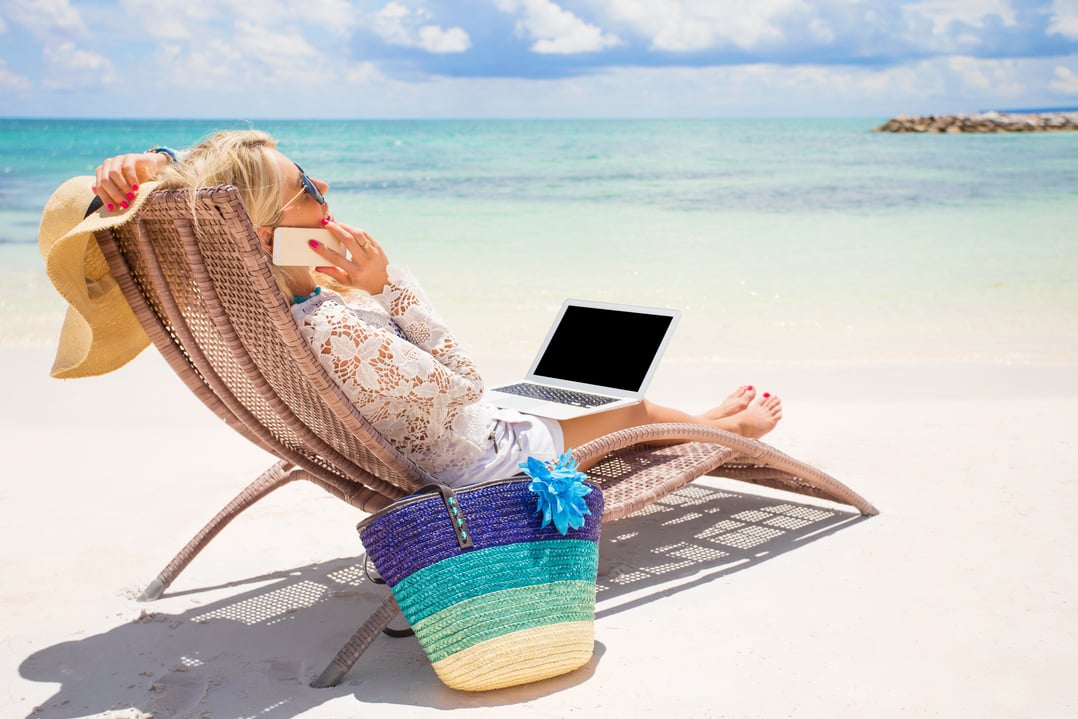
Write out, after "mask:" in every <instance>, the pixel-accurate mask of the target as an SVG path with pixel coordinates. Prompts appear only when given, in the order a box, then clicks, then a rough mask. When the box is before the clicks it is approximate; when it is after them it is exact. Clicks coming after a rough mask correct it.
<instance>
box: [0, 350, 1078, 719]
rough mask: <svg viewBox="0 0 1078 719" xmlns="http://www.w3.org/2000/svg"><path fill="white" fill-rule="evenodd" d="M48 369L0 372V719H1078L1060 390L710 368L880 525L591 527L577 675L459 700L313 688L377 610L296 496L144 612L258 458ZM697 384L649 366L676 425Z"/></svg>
mask: <svg viewBox="0 0 1078 719" xmlns="http://www.w3.org/2000/svg"><path fill="white" fill-rule="evenodd" d="M50 363H51V352H50V351H49V350H47V349H44V348H40V349H12V348H3V349H0V369H2V375H0V376H2V377H3V378H4V379H3V380H2V381H3V390H4V391H3V397H4V398H5V406H6V411H5V412H4V413H3V417H2V419H0V422H2V423H3V437H4V448H5V455H6V457H7V458H8V462H7V464H6V468H5V469H6V472H5V482H4V483H3V485H2V489H0V501H2V504H3V510H4V521H3V525H2V526H3V529H2V531H3V536H2V537H0V539H2V541H0V552H2V555H0V556H2V561H0V567H2V568H3V576H4V580H3V588H2V590H0V611H2V614H0V616H2V617H3V620H2V622H3V625H2V632H0V673H2V674H0V676H2V677H3V679H2V681H3V686H2V690H0V716H2V717H42V718H46V719H61V718H67V717H88V716H106V717H143V716H144V715H146V714H153V715H154V716H155V717H159V718H161V717H213V718H215V719H227V718H231V717H256V716H257V717H270V718H273V717H294V716H303V717H349V716H378V717H397V716H400V717H404V716H407V717H415V716H427V715H435V714H436V713H437V712H438V710H444V709H452V708H458V707H471V708H474V709H473V711H474V712H475V713H476V714H478V713H480V712H484V713H492V712H498V716H512V715H516V716H528V717H533V716H541V717H566V716H588V715H598V714H599V712H600V711H601V712H602V715H603V716H629V717H632V716H651V715H654V716H677V717H707V716H714V717H719V716H722V717H846V716H867V717H908V716H941V717H1025V716H1036V717H1065V716H1075V715H1076V714H1078V683H1076V682H1075V675H1074V672H1075V666H1078V610H1076V606H1075V596H1076V595H1078V576H1076V575H1078V572H1076V569H1075V567H1076V563H1075V561H1074V558H1073V556H1072V555H1073V549H1072V547H1073V546H1074V545H1075V544H1076V541H1078V522H1076V521H1075V514H1076V512H1078V439H1076V430H1078V372H1075V369H1074V368H1073V367H1059V368H1054V369H1043V368H1041V369H1030V368H1019V367H1006V366H996V367H988V366H965V365H957V364H956V365H950V366H943V367H921V366H906V365H895V366H891V367H875V368H861V369H857V368H850V369H847V370H837V369H829V370H812V369H809V368H805V367H798V366H787V367H772V368H767V369H765V370H759V368H757V369H756V370H754V371H753V373H752V374H751V375H749V374H747V373H745V372H744V368H738V367H724V368H721V372H719V373H718V374H720V375H721V376H722V377H724V378H725V377H729V378H732V379H730V380H729V381H728V382H726V381H724V382H723V384H722V388H723V389H725V385H726V384H729V385H733V384H736V383H739V382H741V381H743V380H748V381H754V382H755V383H756V384H758V385H759V386H761V387H764V388H770V389H774V390H775V391H776V392H780V393H781V395H782V396H783V398H784V400H785V401H786V407H787V416H786V419H785V420H784V422H783V424H782V425H781V426H780V428H779V429H778V430H777V431H776V432H775V433H773V434H772V435H771V436H770V437H769V439H768V441H770V442H771V443H772V444H774V445H775V446H777V447H779V448H781V449H783V450H784V451H786V452H788V453H790V454H793V455H794V456H797V457H799V458H801V459H804V460H806V461H808V462H811V463H814V464H816V465H817V466H820V467H821V468H823V469H825V470H826V471H829V472H831V473H832V474H834V475H835V476H837V477H838V478H839V479H841V480H842V481H844V482H846V483H847V484H849V485H850V486H851V487H853V488H854V489H856V490H857V491H859V492H860V493H861V494H863V495H864V496H865V497H867V498H868V499H870V500H871V501H872V502H874V503H875V504H876V505H877V506H878V507H879V509H880V510H881V514H880V516H878V517H875V518H872V519H868V520H864V521H852V520H851V519H850V518H849V517H847V515H846V513H845V510H842V509H841V508H835V507H833V506H831V505H826V504H821V503H818V502H811V501H809V500H805V499H802V498H799V497H793V496H790V495H782V494H780V493H775V492H766V491H763V490H759V489H757V488H755V487H752V486H750V485H743V484H738V483H730V482H726V481H724V480H707V481H706V482H703V483H701V485H700V487H699V488H698V489H694V490H692V491H689V492H684V493H682V494H680V495H678V497H677V498H676V499H675V500H673V501H671V502H669V503H667V504H666V506H665V507H664V511H662V512H659V513H656V514H654V515H650V516H648V517H645V518H631V519H628V520H625V521H624V522H621V523H618V524H614V525H608V527H607V529H606V536H605V538H604V547H603V559H602V567H601V571H600V583H601V584H602V585H603V587H604V588H603V589H602V591H601V592H600V594H599V604H598V607H599V618H598V621H597V625H596V636H597V652H596V656H595V659H594V661H593V662H592V663H591V664H590V665H589V666H588V667H587V668H585V669H584V670H581V671H579V672H577V673H574V674H572V675H568V676H566V677H564V678H561V679H556V680H551V681H548V682H545V683H541V684H537V685H532V686H527V687H521V688H516V689H510V690H504V691H500V692H494V693H487V694H476V695H469V694H463V693H457V692H454V691H452V690H449V689H446V688H444V687H442V686H441V685H440V684H439V683H438V681H437V679H436V678H435V676H434V674H433V672H432V670H431V669H430V667H429V665H428V664H427V662H426V659H425V657H424V656H423V654H422V652H421V650H420V649H419V647H418V645H417V644H416V642H415V640H414V639H403V640H393V639H389V638H387V637H382V638H380V639H379V640H378V641H377V642H376V643H375V645H374V647H373V649H372V651H371V652H369V653H368V654H367V655H366V656H365V657H363V658H362V659H361V660H360V662H359V663H358V664H357V665H356V667H355V668H354V669H353V670H352V672H351V673H350V674H349V675H348V676H347V677H346V678H345V680H344V682H343V683H342V684H341V685H340V686H339V687H336V688H333V689H324V690H316V689H311V688H309V687H308V686H307V684H308V683H309V682H310V681H311V680H312V679H313V678H314V677H315V676H316V675H317V674H318V673H319V672H320V671H321V669H322V668H323V666H324V665H325V664H326V662H328V660H329V659H330V658H331V657H332V656H333V654H334V652H335V651H336V650H337V648H338V647H339V645H340V644H341V643H342V642H343V641H345V640H346V639H347V637H348V636H349V635H350V634H351V632H352V631H353V630H354V628H355V627H356V626H358V624H359V623H360V621H361V620H362V619H363V618H364V617H365V616H366V614H365V613H366V612H367V611H368V610H369V609H371V608H372V606H373V605H374V603H375V602H376V601H377V599H378V598H379V597H380V596H381V595H380V590H379V589H377V588H375V587H372V586H371V585H369V584H368V583H367V582H365V581H362V580H361V579H360V574H359V565H358V559H357V558H358V557H359V556H360V554H361V548H360V545H359V542H358V540H357V538H356V535H355V531H354V525H355V523H356V522H357V521H358V520H359V519H360V518H361V516H360V514H359V513H358V512H356V511H355V510H353V509H351V508H349V507H347V506H346V505H344V504H343V503H341V502H339V501H337V500H335V499H333V498H331V497H330V496H329V495H327V494H325V493H323V492H322V491H321V490H318V489H316V488H314V487H313V486H309V485H306V484H303V485H294V486H290V487H285V488H283V489H282V490H280V491H279V492H278V493H276V494H275V495H272V496H270V497H269V498H267V499H265V500H263V501H262V502H261V503H260V504H258V505H257V506H256V507H254V508H253V509H252V510H250V511H249V512H248V513H247V514H246V515H244V516H241V517H240V518H239V519H238V520H237V521H235V522H234V523H233V524H232V525H231V526H229V527H228V528H227V529H226V530H225V531H224V532H223V533H222V534H221V535H220V536H219V537H218V538H217V539H216V540H214V542H213V543H212V544H211V545H210V547H209V549H208V550H207V551H206V552H204V553H203V555H202V556H200V557H198V558H196V560H195V561H194V562H193V563H192V565H191V566H190V568H189V569H188V570H187V571H186V572H185V573H184V574H182V575H181V576H180V578H179V579H178V580H177V581H176V583H175V584H174V585H173V588H172V590H171V592H170V593H169V594H168V595H167V596H166V597H165V598H164V599H162V600H160V601H158V602H155V603H151V604H140V603H137V602H136V601H134V599H133V597H134V596H136V595H137V593H138V592H139V591H140V589H141V588H142V587H143V586H144V585H145V583H146V582H148V581H149V580H150V579H151V578H152V577H153V576H154V575H155V574H156V572H157V571H158V570H159V569H160V567H161V566H162V565H163V564H164V563H165V562H166V561H167V560H168V559H169V558H171V556H172V554H173V553H174V552H175V551H176V550H177V549H179V547H180V546H181V545H182V544H183V542H185V541H186V540H187V539H188V538H189V537H190V535H191V534H193V533H194V532H195V531H196V530H197V529H198V528H199V527H200V526H201V525H202V523H203V522H204V521H205V520H207V519H208V518H209V517H210V516H211V515H212V514H213V513H214V512H216V511H217V509H219V508H220V507H221V506H222V505H223V504H224V503H225V502H226V501H227V500H228V499H229V498H231V496H232V495H234V494H235V493H236V492H238V491H239V490H240V489H241V488H242V487H243V486H244V485H245V484H246V483H247V482H248V481H250V480H251V479H253V478H254V476H255V475H256V474H258V473H259V472H261V471H262V470H263V469H264V468H265V467H267V466H268V465H269V464H270V463H271V461H272V460H271V458H270V457H268V456H266V455H264V454H263V453H262V452H261V451H260V450H257V449H255V448H253V447H252V446H251V445H249V444H248V443H247V442H246V441H245V440H243V439H242V438H240V437H239V436H238V435H237V434H235V433H234V432H232V430H230V429H228V428H227V427H226V426H225V425H224V424H222V423H221V422H219V421H218V420H216V419H215V418H214V417H213V416H212V415H210V413H209V412H208V410H205V409H204V408H202V406H201V405H199V404H198V403H197V401H196V400H195V399H194V398H193V396H191V395H190V394H189V393H188V392H187V390H186V389H185V388H184V387H183V386H182V385H181V383H180V382H179V380H177V379H176V378H175V377H174V376H173V375H172V374H171V372H170V371H169V370H168V369H167V367H166V366H165V365H164V363H163V362H162V361H161V360H160V359H159V358H158V357H157V355H156V353H154V352H153V351H152V350H150V351H148V352H147V353H145V354H144V355H143V356H142V357H140V358H139V359H138V360H136V362H134V363H133V364H132V365H130V366H129V367H127V368H125V369H123V370H121V371H120V372H117V373H114V374H112V375H110V376H106V377H102V378H96V379H90V380H76V381H68V382H61V381H57V380H51V379H49V378H48V376H47V369H48V366H49V364H50ZM714 369H715V368H710V369H709V368H704V367H696V366H680V367H679V366H670V367H667V368H664V370H663V372H662V373H661V374H660V376H659V377H658V379H657V380H656V385H655V392H654V394H653V396H654V397H655V398H656V399H658V400H666V401H670V402H680V403H690V404H691V403H692V402H693V401H694V399H695V397H694V394H695V392H694V390H695V388H696V387H698V386H700V384H701V383H702V382H709V379H710V378H709V375H710V374H712V373H714ZM712 385H713V382H711V383H710V384H709V385H708V386H712ZM802 505H803V506H802ZM700 509H705V510H713V511H714V510H717V511H716V512H715V514H712V515H710V516H709V517H708V518H706V521H703V519H702V518H701V517H699V516H698V515H697V514H696V512H697V510H700ZM768 520H770V523H767V521H768ZM717 522H727V524H726V525H723V526H727V527H729V528H730V529H729V531H728V532H726V533H724V534H723V535H722V536H721V537H719V538H718V540H717V541H713V542H708V541H706V540H704V539H701V538H700V537H699V536H698V535H699V534H700V533H701V532H703V531H705V530H706V529H707V528H708V527H710V526H712V525H713V524H715V523H717ZM664 524H665V526H662V525H664ZM764 530H770V533H766V532H765V531H764ZM630 535H631V536H630ZM615 538H620V541H618V542H617V543H612V542H611V540H613V539H615ZM720 550H722V551H724V552H726V554H725V556H722V554H721V552H720ZM140 617H141V618H140ZM652 712H655V713H654V714H652ZM471 715H472V714H469V716H471Z"/></svg>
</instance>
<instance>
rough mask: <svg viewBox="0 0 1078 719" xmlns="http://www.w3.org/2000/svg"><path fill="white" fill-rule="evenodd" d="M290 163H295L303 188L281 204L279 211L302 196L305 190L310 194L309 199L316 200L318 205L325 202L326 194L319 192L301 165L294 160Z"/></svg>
mask: <svg viewBox="0 0 1078 719" xmlns="http://www.w3.org/2000/svg"><path fill="white" fill-rule="evenodd" d="M292 164H293V165H296V169H297V170H299V184H301V185H303V188H302V189H301V190H300V191H299V192H297V193H296V196H295V197H293V198H292V199H291V200H289V201H288V202H286V203H284V204H283V205H281V212H284V210H285V209H286V208H287V207H288V206H289V205H291V204H292V203H293V202H295V201H296V200H298V199H299V198H300V197H302V196H303V193H305V192H306V193H307V194H308V195H310V196H311V199H312V200H314V201H315V202H317V203H318V204H319V205H324V204H326V196H325V195H323V194H322V193H321V192H320V191H319V190H318V188H317V187H315V186H314V182H313V181H312V180H311V178H310V177H308V176H307V173H306V172H304V171H303V168H302V167H300V166H299V165H298V164H297V163H295V162H293V163H292Z"/></svg>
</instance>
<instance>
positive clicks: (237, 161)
mask: <svg viewBox="0 0 1078 719" xmlns="http://www.w3.org/2000/svg"><path fill="white" fill-rule="evenodd" d="M276 147H277V141H276V140H274V139H273V137H271V136H270V135H268V134H266V133H265V132H262V131H260V130H230V131H223V132H218V133H215V134H213V135H211V136H210V137H208V138H206V139H205V140H203V141H202V142H200V143H199V144H198V145H196V146H195V147H194V148H192V149H191V151H190V152H189V153H187V155H186V156H185V157H184V158H183V160H182V161H181V162H175V163H173V164H171V165H169V166H168V167H166V168H165V169H164V171H162V173H161V174H160V176H159V177H158V179H159V180H160V181H161V186H160V188H161V189H189V190H194V189H198V188H201V187H217V186H218V185H232V186H234V187H235V188H236V189H237V190H239V193H240V198H241V199H242V200H243V205H244V207H245V208H246V209H247V214H248V215H249V216H250V218H251V222H252V223H253V224H254V225H255V227H273V226H276V225H277V224H278V223H279V222H280V219H281V168H280V165H278V164H277V158H276V157H275V156H274V155H273V154H272V153H271V152H270V151H271V150H273V149H275V148H276ZM191 210H192V212H194V210H195V198H194V194H192V195H191ZM195 220H196V223H197V220H198V218H197V215H196V218H195ZM273 273H274V275H275V276H276V278H277V284H278V285H280V287H281V291H282V292H284V293H285V294H286V295H287V296H289V297H291V296H292V294H293V292H292V287H291V282H290V280H289V277H288V274H287V273H285V272H283V271H282V270H280V269H279V268H278V267H276V266H274V267H273Z"/></svg>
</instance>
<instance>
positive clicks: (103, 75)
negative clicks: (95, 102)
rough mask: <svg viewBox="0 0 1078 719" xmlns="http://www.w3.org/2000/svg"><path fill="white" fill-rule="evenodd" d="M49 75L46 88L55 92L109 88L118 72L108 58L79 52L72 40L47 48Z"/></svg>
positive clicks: (92, 53)
mask: <svg viewBox="0 0 1078 719" xmlns="http://www.w3.org/2000/svg"><path fill="white" fill-rule="evenodd" d="M45 63H46V68H47V73H46V75H45V79H44V81H43V85H44V86H45V87H47V88H50V89H54V90H71V89H78V88H87V87H95V86H99V85H109V84H112V83H114V82H115V81H116V72H115V69H114V68H113V65H112V63H111V62H110V61H109V60H108V58H106V57H104V56H103V55H99V54H97V53H96V52H89V51H87V50H80V49H78V48H77V47H76V46H75V43H73V42H71V41H64V42H60V43H56V44H51V45H46V46H45Z"/></svg>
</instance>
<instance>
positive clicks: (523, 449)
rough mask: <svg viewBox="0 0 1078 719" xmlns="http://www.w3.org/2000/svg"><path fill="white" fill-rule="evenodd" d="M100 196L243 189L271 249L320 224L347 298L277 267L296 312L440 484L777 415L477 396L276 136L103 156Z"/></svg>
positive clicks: (385, 430)
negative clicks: (540, 405) (669, 431)
mask: <svg viewBox="0 0 1078 719" xmlns="http://www.w3.org/2000/svg"><path fill="white" fill-rule="evenodd" d="M96 179H97V183H96V186H95V192H97V194H98V196H100V197H101V199H102V200H103V201H104V202H105V203H106V204H109V203H111V204H113V205H121V206H126V203H128V202H129V201H130V200H131V199H134V197H135V194H136V193H137V192H138V186H139V183H142V182H145V181H147V180H149V179H157V180H159V181H160V182H161V188H162V189H165V188H198V187H212V186H216V185H223V184H230V185H234V186H235V187H236V188H237V189H238V190H239V192H240V195H241V197H242V198H243V202H244V205H245V206H246V208H247V211H248V214H249V215H250V217H251V221H252V222H253V224H254V225H255V227H256V231H257V233H258V237H259V239H260V240H261V242H262V246H263V248H264V249H265V251H266V252H267V253H270V252H271V251H272V247H273V230H274V228H276V227H310V228H320V227H324V228H326V229H327V230H329V232H331V233H332V234H333V236H334V237H336V238H338V239H339V240H340V241H341V243H342V247H343V248H344V249H345V250H346V253H344V254H339V253H337V252H334V251H333V250H331V249H329V248H327V247H325V246H324V245H320V244H319V243H317V242H316V241H314V240H312V241H311V243H310V244H311V246H312V247H313V248H314V249H315V251H316V252H317V253H318V254H319V255H320V256H321V257H323V258H324V259H325V261H326V263H325V265H323V266H319V267H317V268H315V269H316V270H317V272H318V273H321V275H322V276H324V277H329V278H332V280H334V281H335V282H336V283H337V284H338V285H339V286H340V287H341V289H342V291H347V290H353V289H354V290H362V291H363V292H365V293H366V294H363V295H361V294H359V293H349V294H348V296H347V298H346V297H344V296H342V294H339V293H338V292H336V291H334V290H330V289H325V290H323V289H322V288H321V287H320V286H319V285H318V284H317V280H316V276H315V275H314V274H312V273H311V271H310V270H309V268H303V267H275V272H276V273H277V279H278V283H279V284H280V286H281V288H282V290H283V291H284V292H285V294H286V296H287V297H289V298H291V301H292V312H293V315H294V316H295V318H296V321H297V323H298V324H299V326H300V329H301V331H302V333H303V336H304V337H305V338H306V339H307V341H308V342H310V343H311V346H312V348H313V349H314V351H315V353H316V354H317V355H318V357H319V359H320V361H321V362H322V364H323V366H324V367H325V368H326V370H327V371H328V372H329V374H330V376H332V377H334V378H335V379H336V380H337V382H338V384H339V385H340V387H341V389H342V390H343V391H344V393H345V394H346V395H347V396H348V397H349V398H350V399H351V400H352V402H353V403H354V404H355V405H356V407H357V409H358V410H359V411H360V413H361V414H363V416H364V417H365V418H366V419H367V420H368V421H369V422H371V424H373V425H374V427H375V428H377V429H378V430H379V431H380V432H381V433H382V434H383V435H384V436H385V437H386V439H387V440H389V441H390V442H392V443H393V444H394V445H395V446H396V447H397V448H398V449H399V450H401V451H402V452H403V453H404V454H405V455H407V456H409V457H410V458H411V459H412V460H413V461H415V462H416V464H418V465H419V466H421V467H423V468H424V469H426V470H427V471H429V472H431V473H432V474H434V475H435V476H437V477H438V478H439V479H440V480H442V481H444V482H446V483H448V484H451V485H458V484H463V483H472V482H479V481H483V480H486V479H495V478H502V477H508V476H512V475H514V474H516V473H517V472H518V471H519V469H518V467H519V465H520V463H521V462H523V461H525V460H526V459H527V457H528V456H535V457H537V458H540V459H552V458H554V457H555V456H557V455H559V454H561V453H562V452H563V451H564V450H565V448H567V447H577V446H580V445H582V444H584V443H585V442H587V441H589V440H592V439H595V438H597V437H601V436H603V435H606V434H609V433H610V432H613V431H616V430H619V429H625V428H628V427H634V426H638V425H643V424H650V423H654V422H687V423H692V424H701V425H706V426H709V427H715V428H718V429H723V430H727V431H730V432H735V433H738V434H741V435H744V436H747V437H753V438H758V437H761V436H763V435H764V434H766V433H767V432H769V431H771V430H772V429H773V428H774V427H775V425H776V423H777V422H778V421H779V419H781V417H782V406H781V403H780V401H779V399H778V398H777V397H774V396H770V395H768V394H766V393H765V394H764V395H762V396H761V397H759V398H757V397H756V394H755V390H754V389H753V388H752V387H751V386H743V387H740V388H738V389H737V390H736V391H734V392H733V393H732V394H731V395H730V396H729V397H727V398H726V399H725V401H723V402H722V404H720V405H719V406H717V407H715V408H713V409H711V410H708V411H707V412H705V413H703V414H699V415H692V414H689V413H686V412H682V411H680V410H676V409H673V408H669V407H664V406H661V405H657V404H655V403H653V402H650V401H647V400H645V401H644V402H642V403H640V404H637V405H633V406H630V407H624V408H620V409H615V410H609V411H607V412H600V413H597V414H591V415H586V416H584V417H579V418H575V419H570V420H563V421H556V420H551V419H545V418H540V417H534V416H530V415H525V414H521V413H519V412H516V411H512V410H505V409H499V408H497V407H494V406H492V405H489V404H486V403H484V402H483V400H482V394H483V383H482V379H481V378H480V376H479V373H478V371H477V370H476V367H475V364H474V363H473V362H472V360H471V358H470V357H469V356H468V355H467V354H466V353H465V352H464V351H463V350H462V349H461V348H460V346H459V345H458V343H457V340H456V338H455V337H454V336H453V334H452V333H451V332H449V330H448V329H447V328H446V327H445V325H444V324H443V323H442V322H441V320H440V319H439V318H438V317H437V315H436V314H435V313H434V310H433V309H432V307H431V305H430V303H429V302H428V301H427V299H426V297H425V295H424V293H423V291H422V289H421V287H420V286H419V284H418V282H416V280H415V278H414V277H412V275H411V274H410V273H409V272H408V271H407V270H405V269H403V268H399V267H395V266H394V265H391V264H390V262H389V259H388V258H387V256H386V252H385V250H384V249H383V248H382V246H381V245H380V244H379V243H378V242H377V241H375V240H374V238H373V237H371V236H370V235H369V234H368V233H367V232H365V231H364V230H361V229H357V228H355V227H352V226H350V225H347V224H345V223H343V222H338V221H337V220H336V219H334V218H333V216H332V215H331V214H330V211H329V203H328V202H327V200H326V197H325V195H326V192H327V191H328V189H329V186H328V185H327V183H325V182H323V181H321V180H317V179H313V178H311V177H308V176H307V175H306V173H304V172H303V170H302V169H300V167H299V165H297V164H296V163H294V162H293V161H292V160H290V159H288V158H287V157H286V156H285V155H283V154H281V153H280V152H279V151H278V150H277V149H276V142H275V141H274V140H273V138H271V137H270V136H269V135H267V134H265V133H262V132H259V131H254V130H248V131H235V132H220V133H217V134H215V135H213V136H211V137H209V138H208V139H206V140H205V141H203V142H202V143H201V144H199V145H198V146H196V147H194V148H193V149H192V150H190V151H189V152H188V153H187V154H186V155H185V157H184V158H183V160H182V161H179V162H176V161H175V155H174V153H173V152H172V151H170V150H167V149H166V148H155V150H153V151H150V152H146V153H141V154H128V155H121V156H118V157H114V158H110V159H108V160H106V161H105V162H104V163H102V165H101V166H100V167H98V169H97V175H96Z"/></svg>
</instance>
